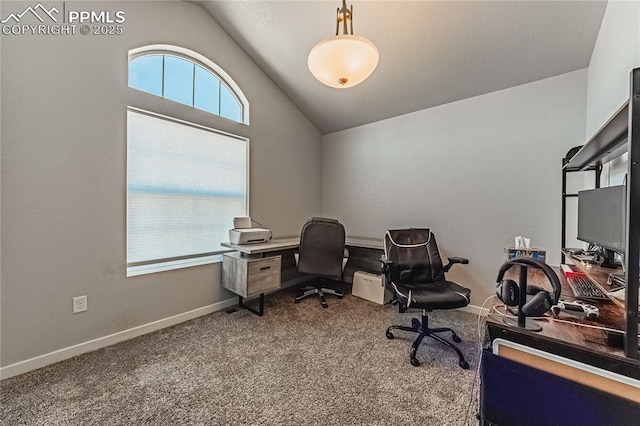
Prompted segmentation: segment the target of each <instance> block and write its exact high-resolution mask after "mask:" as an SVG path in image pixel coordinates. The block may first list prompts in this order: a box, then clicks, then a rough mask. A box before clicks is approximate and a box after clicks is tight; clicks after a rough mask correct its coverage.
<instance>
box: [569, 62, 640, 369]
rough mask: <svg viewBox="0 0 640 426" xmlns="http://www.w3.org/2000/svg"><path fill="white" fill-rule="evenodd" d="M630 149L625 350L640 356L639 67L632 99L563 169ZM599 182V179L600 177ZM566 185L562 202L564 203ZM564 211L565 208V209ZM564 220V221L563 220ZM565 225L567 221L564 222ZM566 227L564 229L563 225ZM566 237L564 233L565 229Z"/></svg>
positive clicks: (601, 161) (589, 164) (597, 163)
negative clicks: (639, 331)
mask: <svg viewBox="0 0 640 426" xmlns="http://www.w3.org/2000/svg"><path fill="white" fill-rule="evenodd" d="M625 152H627V153H628V155H629V159H628V166H627V212H626V223H627V235H626V244H625V247H626V250H625V256H624V266H625V279H626V282H627V286H626V295H625V329H624V332H625V333H624V353H625V356H627V357H629V358H634V359H638V288H639V287H640V68H635V69H633V70H632V71H631V84H630V94H629V100H628V101H627V102H626V103H625V104H624V105H623V106H622V107H620V109H618V111H616V113H615V114H613V116H612V117H611V118H610V119H609V121H607V123H606V124H605V125H604V126H602V127H601V128H600V129H599V130H598V131H597V132H596V134H595V135H594V136H593V137H592V138H591V139H590V140H589V141H588V142H587V143H586V144H585V145H584V146H583V147H582V148H580V150H579V151H578V152H576V153H575V155H573V156H572V157H571V158H570V159H569V160H568V161H567V162H566V164H563V176H566V175H565V174H564V171H567V172H569V171H578V170H581V171H584V170H588V169H589V168H598V167H602V165H603V164H605V163H607V162H609V161H611V160H613V159H614V158H616V157H619V156H620V155H622V154H623V153H625ZM598 182H599V179H598ZM564 189H565V188H563V206H564V201H565V198H564ZM563 212H564V210H563ZM563 224H564V221H563ZM563 228H564V225H563ZM563 231H564V229H563ZM563 238H564V233H563Z"/></svg>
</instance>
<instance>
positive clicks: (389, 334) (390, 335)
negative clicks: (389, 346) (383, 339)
mask: <svg viewBox="0 0 640 426" xmlns="http://www.w3.org/2000/svg"><path fill="white" fill-rule="evenodd" d="M386 336H387V339H389V340H391V339H393V337H394V336H393V334H392V333H391V332H390V331H387V332H386Z"/></svg>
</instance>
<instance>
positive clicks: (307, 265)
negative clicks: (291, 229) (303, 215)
mask: <svg viewBox="0 0 640 426" xmlns="http://www.w3.org/2000/svg"><path fill="white" fill-rule="evenodd" d="M345 239H346V237H345V232H344V226H342V224H341V223H340V222H338V221H337V220H335V219H327V218H322V217H314V218H311V219H310V220H309V221H307V223H305V224H304V225H303V226H302V231H301V232H300V247H299V253H298V259H297V262H298V272H300V273H303V274H308V275H314V276H315V277H316V279H315V281H314V284H313V285H310V286H305V287H302V288H301V289H299V290H298V293H297V294H296V298H295V303H298V302H300V300H302V299H304V298H305V297H307V296H310V295H312V294H317V295H318V297H319V298H320V303H322V307H323V308H326V307H327V306H328V305H327V300H326V299H325V297H324V295H325V294H333V295H335V296H338V298H339V299H342V296H344V292H343V289H342V271H343V268H344V264H345V263H346V262H345V258H346V257H348V252H347V251H346V249H345Z"/></svg>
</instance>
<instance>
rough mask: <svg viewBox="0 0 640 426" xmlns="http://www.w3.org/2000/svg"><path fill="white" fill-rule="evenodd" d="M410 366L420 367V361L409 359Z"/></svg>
mask: <svg viewBox="0 0 640 426" xmlns="http://www.w3.org/2000/svg"><path fill="white" fill-rule="evenodd" d="M411 365H413V366H414V367H418V366H420V361H418V360H417V359H416V358H411ZM467 368H469V367H468V366H467Z"/></svg>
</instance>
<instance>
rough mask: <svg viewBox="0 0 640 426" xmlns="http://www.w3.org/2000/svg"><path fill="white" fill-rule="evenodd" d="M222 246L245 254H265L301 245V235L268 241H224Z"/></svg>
mask: <svg viewBox="0 0 640 426" xmlns="http://www.w3.org/2000/svg"><path fill="white" fill-rule="evenodd" d="M220 245H221V246H222V247H227V248H230V249H233V250H236V251H239V252H241V253H244V254H264V253H268V252H270V251H278V250H287V249H292V248H296V247H298V246H299V245H300V237H289V238H275V239H272V240H269V241H267V242H266V243H254V244H231V243H222V244H220Z"/></svg>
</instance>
